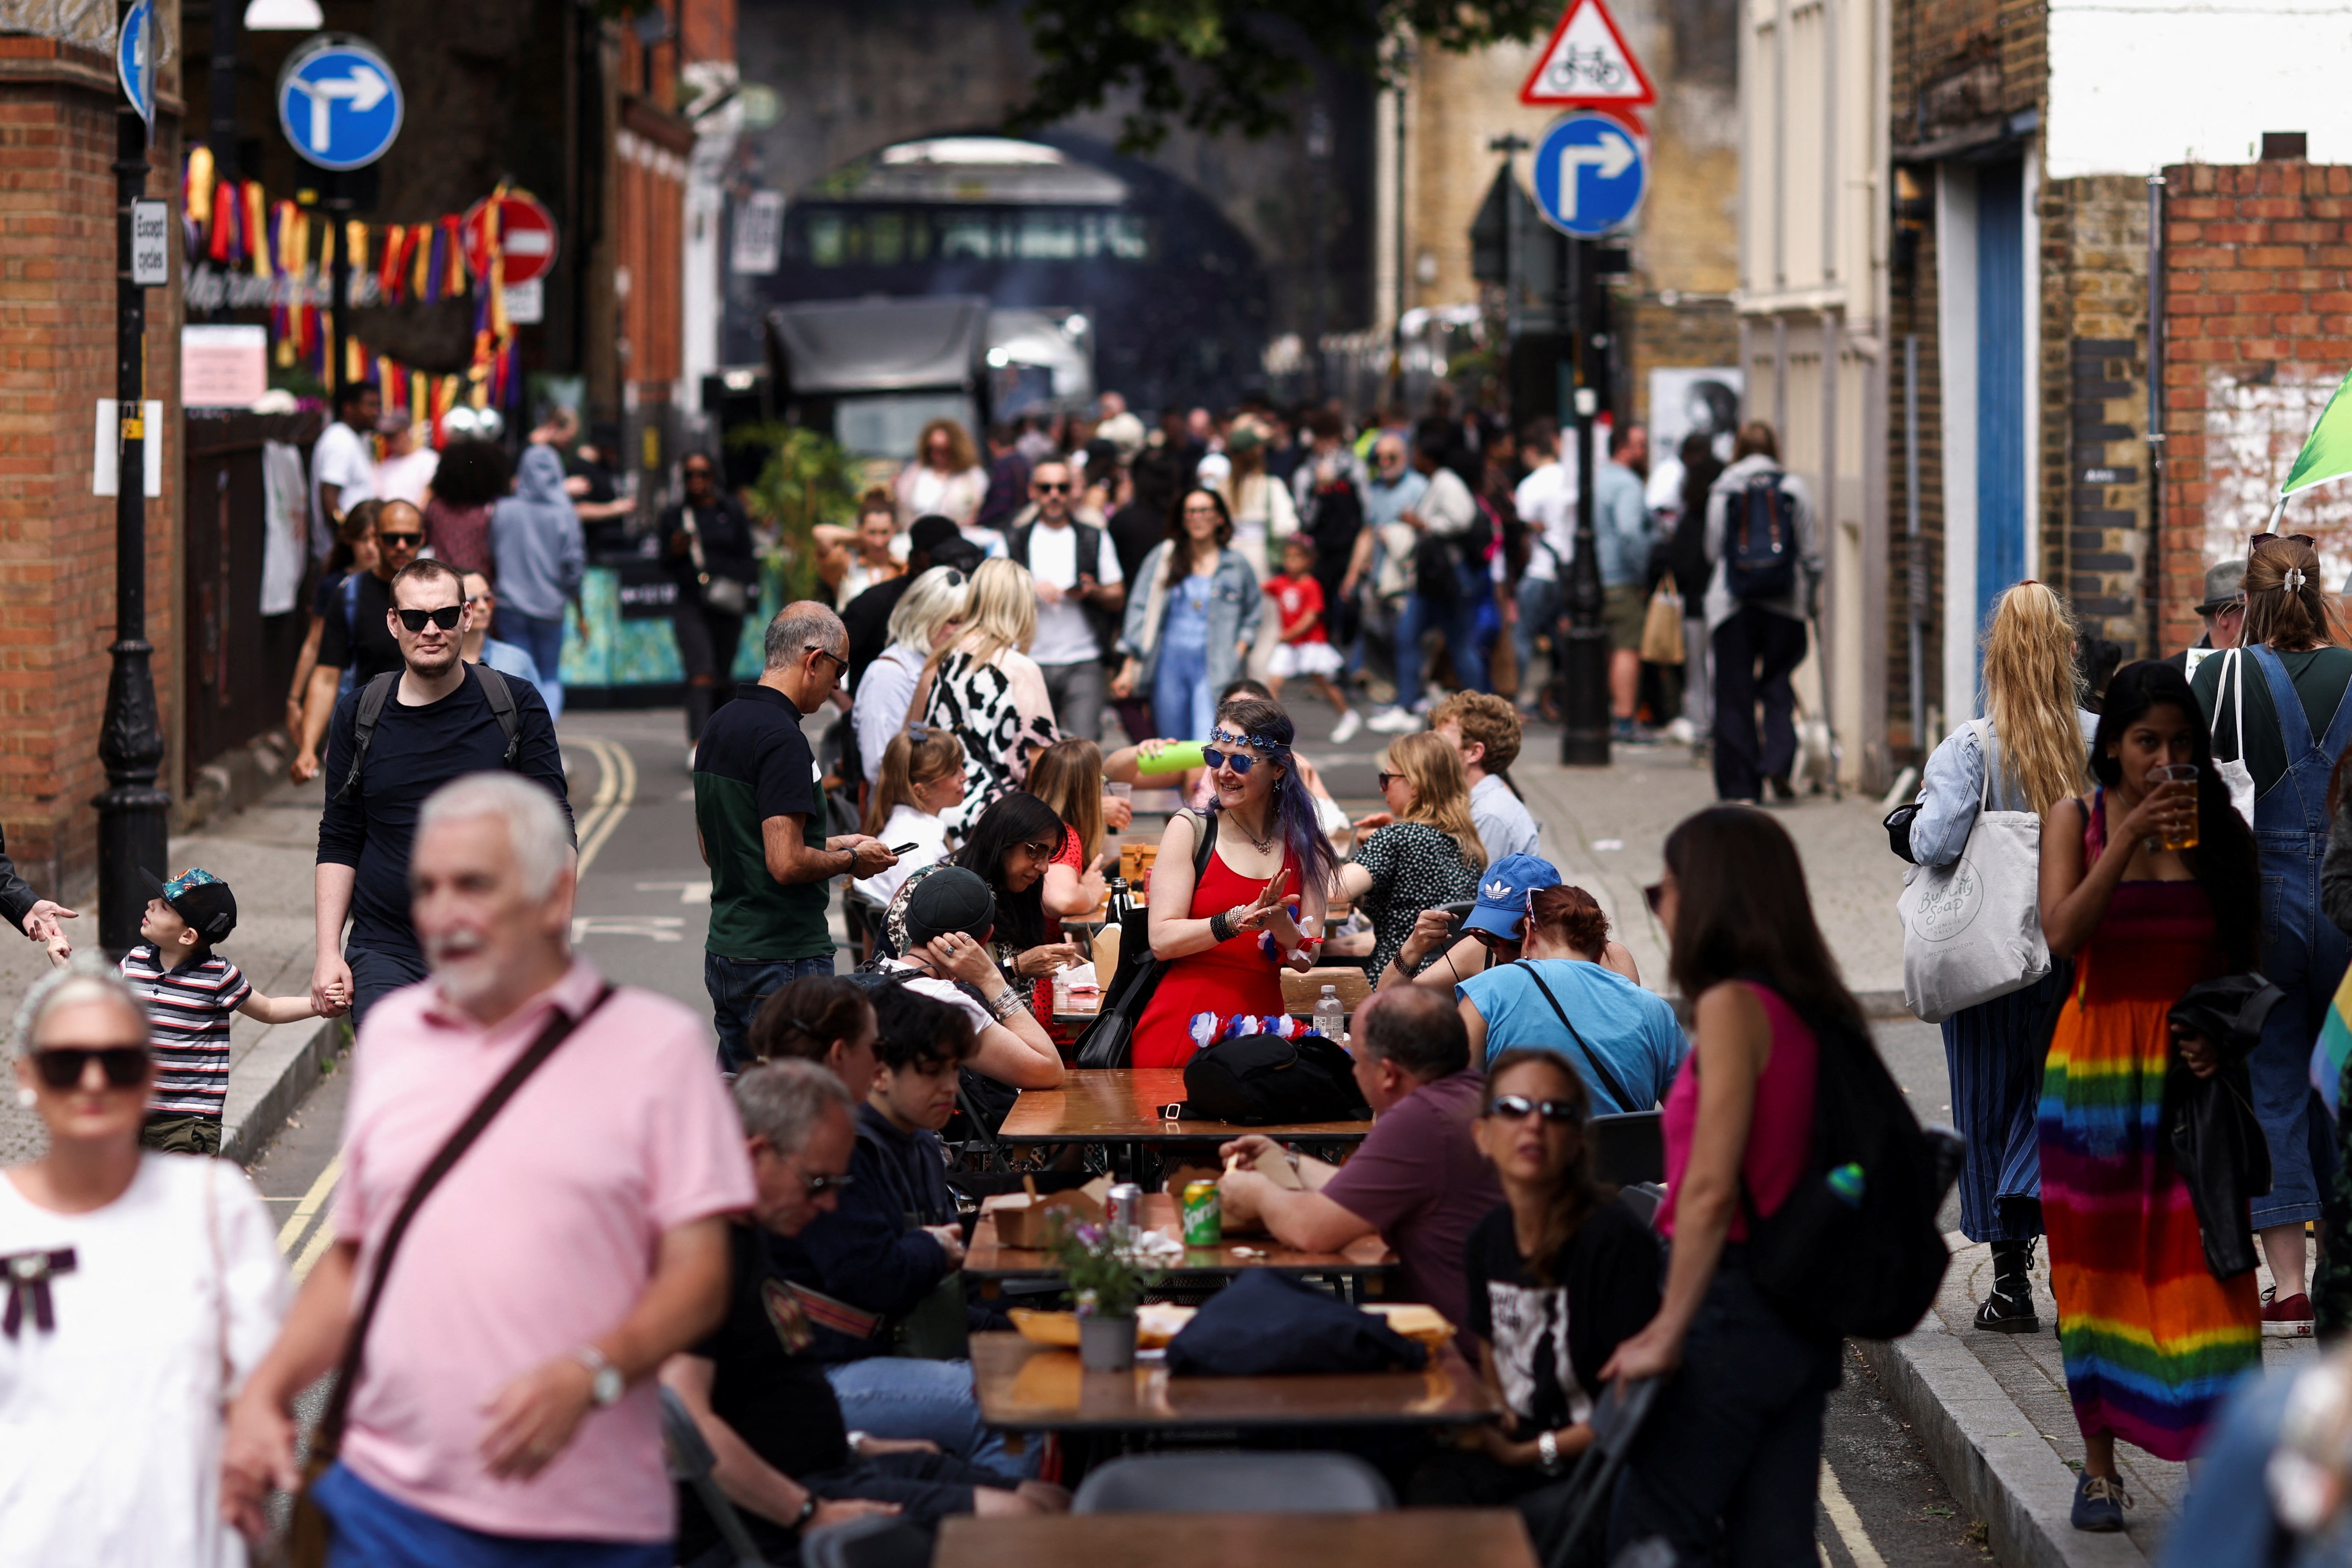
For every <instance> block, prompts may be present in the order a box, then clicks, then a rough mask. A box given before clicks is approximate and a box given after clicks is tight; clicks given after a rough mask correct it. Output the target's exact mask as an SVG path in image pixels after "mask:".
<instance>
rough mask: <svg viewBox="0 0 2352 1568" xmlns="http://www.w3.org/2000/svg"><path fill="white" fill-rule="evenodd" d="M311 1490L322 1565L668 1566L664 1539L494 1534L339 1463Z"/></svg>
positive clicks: (457, 1567) (472, 1567) (458, 1567)
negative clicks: (323, 1547)
mask: <svg viewBox="0 0 2352 1568" xmlns="http://www.w3.org/2000/svg"><path fill="white" fill-rule="evenodd" d="M312 1495H313V1496H314V1497H316V1498H317V1500H318V1503H319V1507H320V1509H321V1510H324V1512H325V1513H326V1515H327V1518H328V1520H329V1521H330V1522H331V1524H332V1526H333V1530H332V1531H331V1536H332V1539H331V1542H330V1544H329V1545H328V1548H327V1568H668V1564H669V1563H670V1561H671V1558H672V1557H673V1556H674V1555H675V1553H673V1552H672V1551H671V1550H670V1547H671V1543H670V1542H667V1541H653V1542H643V1541H560V1540H542V1539H541V1538H539V1537H536V1536H517V1535H491V1534H489V1533H488V1532H487V1531H479V1530H468V1529H467V1528H466V1527H465V1526H464V1525H462V1524H452V1523H450V1522H449V1521H447V1520H446V1519H441V1518H438V1517H436V1516H435V1515H433V1514H429V1513H426V1512H425V1510H423V1509H416V1508H411V1507H409V1506H408V1505H407V1504H406V1503H404V1502H402V1501H400V1500H397V1499H395V1498H391V1497H387V1496H385V1495H384V1494H383V1492H380V1491H378V1490H376V1489H375V1488H373V1487H372V1486H370V1485H368V1484H367V1483H366V1482H365V1481H363V1480H362V1479H359V1478H358V1477H357V1476H355V1475H353V1474H352V1472H351V1471H350V1470H348V1469H346V1468H344V1467H343V1466H341V1465H337V1466H336V1467H335V1468H332V1469H331V1470H329V1471H328V1472H327V1473H326V1474H325V1475H323V1476H321V1477H320V1478H319V1484H318V1486H317V1487H316V1488H315V1489H313V1492H312Z"/></svg>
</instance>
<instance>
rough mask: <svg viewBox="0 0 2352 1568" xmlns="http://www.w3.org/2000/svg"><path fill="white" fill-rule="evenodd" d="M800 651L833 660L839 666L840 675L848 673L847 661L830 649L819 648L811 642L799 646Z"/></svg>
mask: <svg viewBox="0 0 2352 1568" xmlns="http://www.w3.org/2000/svg"><path fill="white" fill-rule="evenodd" d="M801 651H802V652H803V653H813V654H816V655H818V656H819V657H821V658H829V659H831V660H833V662H834V663H835V664H837V665H839V666H841V673H842V674H844V675H847V674H848V673H849V661H848V660H847V659H845V658H842V657H841V656H840V655H839V654H837V653H835V652H834V651H833V650H832V649H831V648H824V647H817V646H816V644H814V643H813V642H811V643H803V644H801Z"/></svg>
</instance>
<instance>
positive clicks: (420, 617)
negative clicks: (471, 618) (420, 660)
mask: <svg viewBox="0 0 2352 1568" xmlns="http://www.w3.org/2000/svg"><path fill="white" fill-rule="evenodd" d="M465 613H466V606H465V605H442V606H441V607H440V608H439V609H437V610H400V611H396V612H395V614H397V615H398V616H400V624H401V625H402V626H406V627H407V628H408V629H409V630H410V631H412V632H421V631H423V630H424V629H425V622H427V621H431V622H432V623H433V624H434V625H435V626H439V627H440V628H441V629H442V630H443V631H445V632H454V631H456V630H457V617H458V616H462V615H464V614H465Z"/></svg>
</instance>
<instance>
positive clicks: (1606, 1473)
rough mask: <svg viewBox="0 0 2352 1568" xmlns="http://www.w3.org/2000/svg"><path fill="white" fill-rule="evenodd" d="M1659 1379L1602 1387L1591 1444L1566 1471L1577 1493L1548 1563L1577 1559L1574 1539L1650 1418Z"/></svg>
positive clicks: (1563, 1567) (1555, 1565) (1564, 1566)
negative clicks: (1573, 1508)
mask: <svg viewBox="0 0 2352 1568" xmlns="http://www.w3.org/2000/svg"><path fill="white" fill-rule="evenodd" d="M1657 1398H1658V1380H1657V1379H1656V1378H1654V1377H1645V1378H1643V1379H1641V1380H1640V1381H1639V1382H1636V1383H1624V1384H1610V1385H1609V1387H1608V1388H1607V1389H1605V1390H1603V1391H1602V1393H1601V1399H1600V1403H1598V1404H1597V1405H1594V1406H1593V1408H1592V1446H1591V1447H1589V1448H1587V1449H1585V1450H1584V1452H1583V1453H1582V1454H1581V1455H1580V1456H1579V1457H1578V1458H1577V1461H1576V1468H1574V1469H1573V1470H1570V1472H1569V1477H1568V1484H1569V1486H1570V1488H1571V1489H1573V1491H1574V1495H1575V1497H1576V1508H1575V1511H1574V1512H1572V1513H1570V1515H1569V1519H1568V1529H1567V1530H1566V1531H1564V1532H1563V1533H1562V1534H1561V1536H1560V1538H1559V1542H1558V1543H1557V1544H1556V1545H1555V1547H1554V1548H1553V1551H1552V1557H1551V1562H1550V1564H1549V1568H1569V1565H1570V1563H1573V1562H1575V1561H1576V1542H1577V1540H1578V1538H1579V1537H1580V1536H1582V1535H1583V1533H1584V1532H1585V1531H1586V1530H1587V1529H1588V1528H1590V1527H1591V1523H1592V1521H1593V1516H1594V1515H1595V1514H1597V1513H1601V1504H1602V1503H1604V1502H1606V1501H1607V1500H1608V1499H1609V1495H1610V1493H1611V1492H1612V1491H1613V1490H1614V1489H1615V1488H1616V1484H1617V1472H1618V1471H1619V1470H1620V1469H1622V1468H1624V1464H1625V1456H1626V1454H1627V1453H1628V1452H1629V1451H1630V1450H1631V1449H1632V1448H1633V1439H1634V1438H1636V1437H1638V1436H1641V1435H1642V1423H1643V1422H1644V1421H1647V1420H1648V1419H1649V1418H1650V1406H1651V1405H1654V1404H1656V1403H1657Z"/></svg>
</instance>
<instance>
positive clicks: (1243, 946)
mask: <svg viewBox="0 0 2352 1568" xmlns="http://www.w3.org/2000/svg"><path fill="white" fill-rule="evenodd" d="M1292 733H1293V731H1292V729H1291V724H1290V719H1289V717H1288V716H1287V715H1286V714H1285V713H1284V712H1283V710H1282V709H1281V708H1280V707H1279V706H1278V705H1276V704H1275V703H1272V702H1267V701H1263V700H1258V699H1255V698H1236V699H1234V700H1233V701H1231V702H1228V703H1226V704H1225V706H1224V707H1223V709H1222V710H1219V712H1218V714H1217V722H1216V725H1215V728H1214V730H1213V732H1212V734H1211V735H1210V737H1209V746H1208V749H1207V750H1206V751H1204V752H1202V759H1203V760H1204V761H1205V762H1207V763H1209V775H1208V776H1209V783H1210V784H1211V785H1212V786H1213V788H1214V790H1215V792H1216V793H1215V798H1213V800H1211V801H1210V803H1209V807H1208V811H1207V812H1206V814H1205V815H1198V816H1196V815H1195V814H1193V813H1192V812H1189V811H1188V812H1183V813H1181V814H1179V815H1178V816H1174V817H1171V819H1170V820H1169V823H1168V828H1167V831H1166V832H1165V833H1163V834H1162V835H1161V836H1160V855H1159V858H1157V859H1155V860H1154V861H1153V862H1152V867H1151V926H1150V929H1151V951H1152V952H1153V954H1154V955H1155V956H1157V957H1158V958H1159V959H1160V961H1161V962H1162V963H1166V964H1167V969H1166V971H1165V973H1162V974H1161V975H1160V984H1159V988H1158V989H1157V990H1156V991H1154V992H1153V993H1152V997H1151V1000H1150V1002H1149V1003H1148V1004H1146V1005H1145V1007H1144V1010H1143V1016H1142V1017H1141V1018H1140V1019H1139V1020H1138V1022H1137V1024H1136V1028H1135V1055H1134V1062H1135V1065H1136V1066H1137V1067H1139V1068H1172V1067H1182V1066H1183V1065H1184V1064H1185V1062H1186V1061H1188V1060H1190V1059H1191V1058H1192V1052H1193V1051H1194V1050H1195V1049H1197V1048H1198V1047H1197V1046H1196V1044H1195V1042H1194V1041H1193V1039H1192V1035H1191V1033H1190V1032H1189V1030H1190V1026H1191V1024H1192V1016H1193V1015H1194V1014H1196V1013H1214V1014H1216V1015H1217V1016H1219V1017H1228V1016H1232V1015H1234V1014H1236V1013H1252V1014H1259V1015H1264V1014H1279V1013H1281V1012H1282V1011H1283V1010H1284V1009H1283V1002H1282V971H1281V965H1282V964H1283V963H1289V964H1290V965H1291V966H1292V967H1293V968H1296V969H1300V970H1305V969H1307V968H1310V967H1312V965H1313V963H1314V958H1313V953H1314V950H1315V948H1316V947H1317V946H1318V944H1319V943H1320V942H1321V941H1322V937H1323V910H1324V906H1325V900H1326V899H1327V898H1328V894H1329V890H1330V888H1331V884H1332V880H1333V879H1334V878H1335V877H1336V876H1337V875H1338V872H1339V861H1338V857H1337V856H1335V855H1334V854H1333V853H1332V851H1331V841H1330V840H1329V839H1328V838H1326V837H1323V830H1322V829H1321V827H1320V826H1318V825H1317V823H1316V818H1315V801H1314V797H1313V796H1311V795H1308V794H1307V787H1306V785H1305V784H1302V783H1301V782H1300V780H1299V777H1298V769H1297V764H1296V763H1295V762H1294V761H1293V759H1292V757H1291V751H1290V742H1291V737H1292ZM1211 826H1213V827H1214V830H1215V833H1216V843H1215V846H1214V848H1213V851H1212V853H1211V854H1210V857H1209V863H1208V865H1207V866H1206V867H1205V868H1203V869H1202V874H1201V877H1200V879H1199V882H1198V884H1197V885H1196V884H1195V882H1194V880H1193V877H1192V856H1193V850H1194V849H1195V848H1196V847H1198V845H1199V844H1200V838H1199V837H1198V835H1199V834H1201V833H1202V832H1203V831H1205V830H1207V829H1208V828H1210V827H1211ZM1293 910H1296V911H1297V912H1296V914H1295V915H1294V913H1293V912H1292V911H1293ZM1268 933H1270V934H1271V935H1272V936H1273V937H1274V940H1275V942H1276V947H1277V949H1278V952H1279V953H1280V957H1278V958H1276V957H1269V956H1267V954H1266V952H1265V948H1264V945H1263V944H1262V943H1261V942H1260V941H1259V938H1260V936H1261V935H1264V934H1268Z"/></svg>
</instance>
